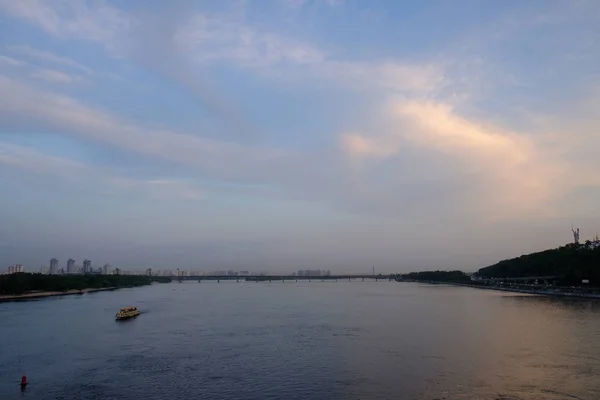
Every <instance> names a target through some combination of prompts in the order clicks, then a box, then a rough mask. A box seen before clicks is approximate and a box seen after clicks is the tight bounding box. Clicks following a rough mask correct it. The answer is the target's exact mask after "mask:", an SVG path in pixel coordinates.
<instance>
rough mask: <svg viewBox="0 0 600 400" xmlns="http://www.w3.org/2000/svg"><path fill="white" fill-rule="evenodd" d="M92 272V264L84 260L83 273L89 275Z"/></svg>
mask: <svg viewBox="0 0 600 400" xmlns="http://www.w3.org/2000/svg"><path fill="white" fill-rule="evenodd" d="M90 272H92V262H91V261H90V260H88V259H85V260H83V273H84V274H89V273H90Z"/></svg>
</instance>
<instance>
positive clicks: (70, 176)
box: [0, 142, 205, 200]
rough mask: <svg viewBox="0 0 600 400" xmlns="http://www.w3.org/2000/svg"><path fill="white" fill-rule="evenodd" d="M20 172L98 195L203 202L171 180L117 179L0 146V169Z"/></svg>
mask: <svg viewBox="0 0 600 400" xmlns="http://www.w3.org/2000/svg"><path fill="white" fill-rule="evenodd" d="M2 164H4V165H7V166H10V167H14V168H19V169H21V170H23V171H27V172H29V173H31V174H35V175H38V176H51V177H53V178H57V179H60V180H63V181H66V182H71V183H75V184H77V186H78V187H79V188H81V187H83V186H85V187H88V185H90V183H91V185H90V186H89V188H88V189H89V190H92V191H94V192H98V193H101V194H109V195H119V194H123V193H124V192H126V191H129V192H131V191H136V192H138V193H139V192H140V191H143V192H144V193H146V194H147V195H149V196H152V197H153V198H156V199H183V200H202V199H204V197H205V193H204V191H203V190H201V189H200V188H199V187H198V186H197V185H191V184H189V183H186V182H183V181H181V180H173V179H131V178H124V177H120V176H116V175H115V174H114V173H113V172H111V171H110V170H107V169H105V168H98V167H92V166H90V165H86V164H84V163H81V162H77V161H72V160H68V159H65V158H62V157H57V156H52V155H48V154H45V153H42V152H40V151H38V150H36V149H34V148H30V147H25V146H19V145H14V144H9V143H3V142H0V165H2Z"/></svg>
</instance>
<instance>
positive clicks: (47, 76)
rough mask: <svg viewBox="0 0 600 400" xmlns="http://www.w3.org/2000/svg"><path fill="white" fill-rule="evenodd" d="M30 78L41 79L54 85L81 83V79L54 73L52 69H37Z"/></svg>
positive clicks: (57, 72) (62, 73) (58, 72)
mask: <svg viewBox="0 0 600 400" xmlns="http://www.w3.org/2000/svg"><path fill="white" fill-rule="evenodd" d="M31 76H32V77H34V78H37V79H42V80H45V81H47V82H54V83H73V82H77V81H79V82H81V81H82V79H81V78H80V77H77V76H76V77H72V76H70V75H68V74H65V73H64V72H60V71H55V70H52V69H38V70H36V71H35V72H33V73H32V74H31Z"/></svg>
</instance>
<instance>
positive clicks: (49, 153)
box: [0, 0, 600, 273]
mask: <svg viewBox="0 0 600 400" xmlns="http://www.w3.org/2000/svg"><path fill="white" fill-rule="evenodd" d="M599 38H600V3H599V2H597V1H593V0H579V1H572V2H564V1H541V0H538V1H530V2H519V1H504V2H485V3H482V2H475V1H470V0H469V1H467V0H463V1H458V2H445V1H431V2H420V1H378V2H366V1H358V0H268V1H264V2H263V1H254V2H252V1H244V0H237V1H218V2H191V1H186V2H184V1H181V2H173V4H171V3H169V2H162V1H156V0H148V1H130V2H118V1H113V0H98V1H52V0H23V1H15V0H0V187H1V188H2V195H1V196H0V210H1V211H0V270H4V269H6V268H7V267H8V266H9V265H14V264H23V265H25V267H26V269H27V270H34V269H39V266H40V265H43V264H45V265H47V264H48V263H49V260H50V258H52V257H56V258H58V259H59V260H60V265H61V267H64V266H65V265H66V261H67V259H68V258H74V259H76V260H77V263H78V265H80V264H81V262H82V260H83V259H84V258H88V259H90V260H92V263H93V265H94V266H96V267H99V266H102V265H103V264H105V263H110V264H111V265H112V266H113V267H119V268H123V269H142V268H145V267H152V268H158V269H177V268H182V269H186V270H206V271H210V270H216V269H229V268H231V269H237V270H243V269H250V270H253V269H264V270H271V271H281V272H284V271H290V272H291V271H295V270H297V269H299V268H325V269H330V270H331V271H332V272H333V271H335V272H336V273H343V272H362V271H366V272H368V271H370V270H371V267H372V266H375V267H376V269H377V270H379V271H387V272H406V271H412V270H419V269H462V270H465V271H475V270H477V269H478V268H481V267H484V266H487V265H491V264H494V263H496V262H498V261H500V260H502V259H506V258H511V257H515V256H519V255H521V254H526V253H531V252H534V251H540V250H544V249H547V248H555V247H558V246H561V245H564V244H565V243H568V242H570V241H572V235H571V226H572V225H573V226H575V227H579V228H580V229H581V240H582V241H585V240H586V239H591V238H592V237H594V236H595V235H597V234H600V157H598V150H599V149H600V129H599V128H600V114H598V110H599V109H600V70H599V69H598V65H600V40H599Z"/></svg>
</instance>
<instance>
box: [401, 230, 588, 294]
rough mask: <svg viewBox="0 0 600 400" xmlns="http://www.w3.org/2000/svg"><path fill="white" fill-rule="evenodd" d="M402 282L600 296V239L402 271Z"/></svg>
mask: <svg viewBox="0 0 600 400" xmlns="http://www.w3.org/2000/svg"><path fill="white" fill-rule="evenodd" d="M395 279H396V281H398V282H421V283H432V284H440V283H444V284H451V285H458V286H467V287H472V288H478V289H490V290H501V291H506V292H516V293H529V294H538V295H547V296H568V297H584V298H594V299H600V243H598V242H590V241H588V242H586V243H584V244H578V243H571V244H568V245H566V246H562V247H559V248H557V249H551V250H545V251H541V252H537V253H532V254H526V255H522V256H520V257H516V258H511V259H508V260H503V261H500V262H499V263H496V264H494V265H490V266H489V267H485V268H481V269H480V270H479V271H477V272H476V273H474V274H467V273H465V272H463V271H459V270H455V271H421V272H411V273H408V274H399V275H396V277H395Z"/></svg>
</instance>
